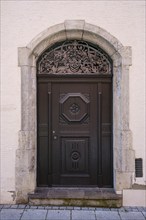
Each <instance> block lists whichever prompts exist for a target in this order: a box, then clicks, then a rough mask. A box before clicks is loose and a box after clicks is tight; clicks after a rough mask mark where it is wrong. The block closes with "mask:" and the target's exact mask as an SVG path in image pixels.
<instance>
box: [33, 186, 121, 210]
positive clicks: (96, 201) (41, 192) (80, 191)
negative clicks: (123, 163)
mask: <svg viewBox="0 0 146 220" xmlns="http://www.w3.org/2000/svg"><path fill="white" fill-rule="evenodd" d="M29 204H31V205H60V206H95V207H121V206H122V195H117V194H116V193H115V191H114V190H113V189H105V188H97V187H93V188H85V187H83V188H78V187H74V188H72V187H51V188H36V190H35V192H33V193H30V194H29Z"/></svg>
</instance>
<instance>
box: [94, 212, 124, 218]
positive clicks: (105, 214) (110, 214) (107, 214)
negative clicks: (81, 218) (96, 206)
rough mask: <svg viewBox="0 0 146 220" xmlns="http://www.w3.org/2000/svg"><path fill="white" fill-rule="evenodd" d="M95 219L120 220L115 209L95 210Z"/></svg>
mask: <svg viewBox="0 0 146 220" xmlns="http://www.w3.org/2000/svg"><path fill="white" fill-rule="evenodd" d="M95 213H96V219H97V220H120V216H119V213H118V212H116V211H95Z"/></svg>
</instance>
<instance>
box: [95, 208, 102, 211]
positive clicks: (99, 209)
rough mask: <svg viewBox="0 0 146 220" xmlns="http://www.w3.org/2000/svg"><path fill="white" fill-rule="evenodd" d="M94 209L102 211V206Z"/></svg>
mask: <svg viewBox="0 0 146 220" xmlns="http://www.w3.org/2000/svg"><path fill="white" fill-rule="evenodd" d="M95 210H96V211H102V210H103V208H95Z"/></svg>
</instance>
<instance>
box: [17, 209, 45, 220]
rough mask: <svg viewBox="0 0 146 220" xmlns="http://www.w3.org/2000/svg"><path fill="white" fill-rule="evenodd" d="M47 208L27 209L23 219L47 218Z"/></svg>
mask: <svg viewBox="0 0 146 220" xmlns="http://www.w3.org/2000/svg"><path fill="white" fill-rule="evenodd" d="M46 215H47V210H38V209H27V210H25V211H24V213H23V215H22V218H21V220H45V219H46Z"/></svg>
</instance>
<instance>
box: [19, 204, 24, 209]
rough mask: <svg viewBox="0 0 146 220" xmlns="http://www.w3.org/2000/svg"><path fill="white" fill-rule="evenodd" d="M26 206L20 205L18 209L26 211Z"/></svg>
mask: <svg viewBox="0 0 146 220" xmlns="http://www.w3.org/2000/svg"><path fill="white" fill-rule="evenodd" d="M25 207H26V205H18V209H25Z"/></svg>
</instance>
